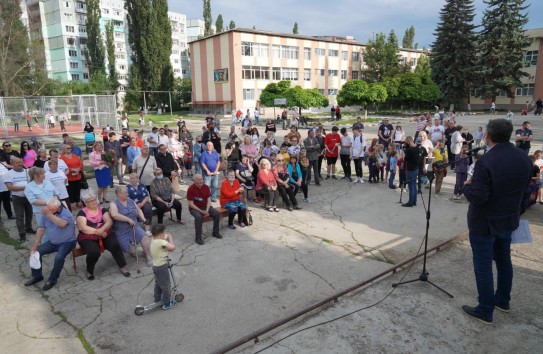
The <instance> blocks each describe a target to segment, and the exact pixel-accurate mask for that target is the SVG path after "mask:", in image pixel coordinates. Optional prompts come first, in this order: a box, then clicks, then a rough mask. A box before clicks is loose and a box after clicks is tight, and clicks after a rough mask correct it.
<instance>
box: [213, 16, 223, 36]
mask: <svg viewBox="0 0 543 354" xmlns="http://www.w3.org/2000/svg"><path fill="white" fill-rule="evenodd" d="M223 31H224V22H223V19H222V15H221V14H219V16H217V21H215V32H216V33H221V32H223Z"/></svg>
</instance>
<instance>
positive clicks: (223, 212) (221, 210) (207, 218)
mask: <svg viewBox="0 0 543 354" xmlns="http://www.w3.org/2000/svg"><path fill="white" fill-rule="evenodd" d="M215 210H217V211H218V212H219V216H220V218H221V219H222V218H227V217H228V209H225V208H223V207H218V208H215ZM210 221H213V218H212V217H211V215H208V216H204V217H203V218H202V224H204V223H206V222H210Z"/></svg>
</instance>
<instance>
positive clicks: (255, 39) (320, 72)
mask: <svg viewBox="0 0 543 354" xmlns="http://www.w3.org/2000/svg"><path fill="white" fill-rule="evenodd" d="M189 47H190V53H191V66H190V67H191V72H192V96H193V97H192V109H193V111H194V112H195V113H197V114H198V113H199V114H205V113H207V112H208V111H213V112H222V113H228V112H231V110H232V109H238V108H239V109H242V110H246V109H251V110H253V109H254V108H255V107H258V106H260V102H259V97H260V93H261V92H262V89H264V88H265V87H266V86H267V85H268V84H269V83H270V82H274V81H280V80H290V81H292V86H295V85H300V86H301V87H303V88H318V89H319V90H320V91H321V92H322V93H323V94H324V95H326V96H327V97H328V98H329V100H330V104H335V103H336V96H337V94H338V91H339V90H340V89H341V87H342V86H343V84H345V82H347V80H351V79H361V78H362V70H363V69H364V62H363V52H364V44H363V43H360V42H357V41H355V40H354V38H352V37H338V36H328V37H311V36H302V35H293V34H283V33H274V32H267V31H261V30H254V29H246V28H235V29H232V30H228V31H226V32H223V33H220V34H216V35H213V36H210V37H206V38H202V39H197V40H194V41H192V42H190V40H189ZM400 55H401V57H402V61H403V62H404V63H407V62H409V63H411V66H412V68H413V69H414V68H415V66H416V64H417V62H418V59H419V58H420V56H421V55H424V51H423V50H416V49H405V50H403V49H402V50H401V51H400Z"/></svg>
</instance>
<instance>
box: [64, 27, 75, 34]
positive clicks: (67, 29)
mask: <svg viewBox="0 0 543 354" xmlns="http://www.w3.org/2000/svg"><path fill="white" fill-rule="evenodd" d="M66 32H71V33H73V32H75V28H74V26H66Z"/></svg>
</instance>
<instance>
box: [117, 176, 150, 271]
mask: <svg viewBox="0 0 543 354" xmlns="http://www.w3.org/2000/svg"><path fill="white" fill-rule="evenodd" d="M115 195H116V196H117V200H115V201H114V202H113V203H111V204H110V205H109V212H110V214H111V217H112V218H113V232H114V233H115V236H117V242H119V245H120V246H121V249H122V250H123V252H125V253H130V255H132V256H133V257H135V256H136V252H137V245H138V244H140V245H141V248H142V249H143V253H144V254H145V258H147V263H150V262H151V261H152V258H151V249H150V246H151V239H150V238H149V236H147V234H146V232H145V230H144V229H143V228H142V227H141V226H140V225H139V224H138V218H139V219H140V220H141V221H143V223H146V222H147V220H146V219H145V216H144V215H143V212H142V211H141V209H140V208H138V206H137V204H136V202H134V201H133V200H132V199H130V198H129V195H128V189H127V187H126V186H117V187H116V188H115Z"/></svg>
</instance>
